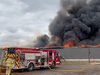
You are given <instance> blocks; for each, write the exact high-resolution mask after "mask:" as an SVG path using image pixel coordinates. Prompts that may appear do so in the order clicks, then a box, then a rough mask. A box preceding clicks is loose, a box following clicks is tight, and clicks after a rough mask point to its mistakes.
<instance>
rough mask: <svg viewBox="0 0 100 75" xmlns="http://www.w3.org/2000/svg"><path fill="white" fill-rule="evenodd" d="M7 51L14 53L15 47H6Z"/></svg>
mask: <svg viewBox="0 0 100 75" xmlns="http://www.w3.org/2000/svg"><path fill="white" fill-rule="evenodd" d="M7 50H8V51H7V52H8V54H12V53H14V54H15V48H8V49H7Z"/></svg>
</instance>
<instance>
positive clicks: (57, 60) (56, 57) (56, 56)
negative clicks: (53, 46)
mask: <svg viewBox="0 0 100 75" xmlns="http://www.w3.org/2000/svg"><path fill="white" fill-rule="evenodd" d="M55 62H56V64H59V63H60V58H59V55H58V53H55Z"/></svg>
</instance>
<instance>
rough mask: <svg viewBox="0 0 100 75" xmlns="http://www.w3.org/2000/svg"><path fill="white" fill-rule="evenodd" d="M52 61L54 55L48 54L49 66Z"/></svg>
mask: <svg viewBox="0 0 100 75" xmlns="http://www.w3.org/2000/svg"><path fill="white" fill-rule="evenodd" d="M53 60H54V53H52V52H49V63H50V64H51V63H52V62H53Z"/></svg>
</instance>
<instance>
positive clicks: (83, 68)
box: [47, 64, 100, 72]
mask: <svg viewBox="0 0 100 75" xmlns="http://www.w3.org/2000/svg"><path fill="white" fill-rule="evenodd" d="M47 66H48V68H49V69H50V70H51V71H55V72H82V71H84V70H85V69H88V68H100V67H82V69H81V70H54V69H51V68H50V67H49V65H48V64H47Z"/></svg>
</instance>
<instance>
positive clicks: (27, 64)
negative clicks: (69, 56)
mask: <svg viewBox="0 0 100 75" xmlns="http://www.w3.org/2000/svg"><path fill="white" fill-rule="evenodd" d="M9 55H12V56H13V58H14V63H13V66H12V69H13V70H15V69H25V68H26V69H27V70H28V71H32V70H33V69H34V68H35V67H40V68H43V67H46V66H50V67H51V68H55V66H56V65H60V57H59V53H58V52H57V51H56V50H43V49H32V48H18V47H14V48H13V47H10V48H6V49H1V50H0V65H3V68H6V67H5V61H6V60H7V58H8V57H7V56H9Z"/></svg>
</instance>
